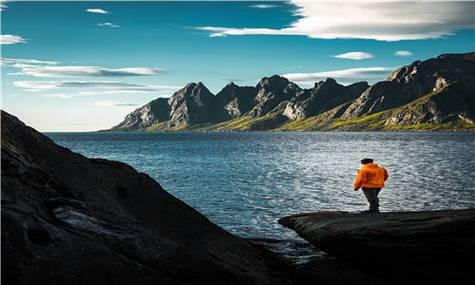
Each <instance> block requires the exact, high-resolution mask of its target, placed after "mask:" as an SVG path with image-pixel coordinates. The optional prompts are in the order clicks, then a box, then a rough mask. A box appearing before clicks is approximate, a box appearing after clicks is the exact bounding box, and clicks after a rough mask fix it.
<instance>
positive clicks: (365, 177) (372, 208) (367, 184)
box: [354, 158, 389, 212]
mask: <svg viewBox="0 0 475 285" xmlns="http://www.w3.org/2000/svg"><path fill="white" fill-rule="evenodd" d="M361 164H362V166H361V168H360V169H359V170H358V174H357V175H356V179H355V183H354V189H355V191H358V189H360V188H361V189H362V190H363V193H364V195H365V196H366V199H368V202H369V212H379V198H378V194H379V191H381V188H383V187H384V182H385V181H386V180H387V179H388V177H389V174H388V172H387V171H386V169H384V167H382V166H379V165H377V164H376V163H374V162H373V160H372V159H371V158H365V159H363V160H361Z"/></svg>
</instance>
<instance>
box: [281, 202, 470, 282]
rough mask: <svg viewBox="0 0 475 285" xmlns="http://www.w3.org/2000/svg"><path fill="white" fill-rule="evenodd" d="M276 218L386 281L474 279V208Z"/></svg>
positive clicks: (303, 215)
mask: <svg viewBox="0 0 475 285" xmlns="http://www.w3.org/2000/svg"><path fill="white" fill-rule="evenodd" d="M279 223H280V224H282V225H283V226H285V227H287V228H290V229H292V230H294V231H295V232H297V234H298V235H300V236H301V237H302V238H304V239H305V240H307V241H308V242H310V243H312V244H313V245H314V246H316V247H317V248H319V249H321V250H323V251H325V252H327V253H328V254H329V256H331V257H334V258H338V259H340V260H342V261H344V262H348V263H349V264H351V265H352V266H354V268H356V269H358V270H361V271H362V272H365V273H367V274H370V275H373V276H375V277H377V278H381V279H382V280H384V281H385V282H386V283H388V284H396V283H397V284H401V282H405V283H404V284H442V283H447V282H450V283H453V284H457V283H454V282H460V284H462V283H463V284H475V283H474V282H475V277H474V274H473V273H474V269H475V265H474V264H475V263H474V262H473V258H474V257H473V255H474V253H475V209H467V210H443V211H424V212H390V213H380V214H367V213H349V212H330V211H326V212H314V213H304V214H297V215H292V216H287V217H284V218H282V219H280V220H279ZM462 281H463V282H462ZM429 282H430V283H429Z"/></svg>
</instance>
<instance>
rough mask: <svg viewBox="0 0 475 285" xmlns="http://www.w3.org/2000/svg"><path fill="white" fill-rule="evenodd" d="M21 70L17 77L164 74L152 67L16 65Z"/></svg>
mask: <svg viewBox="0 0 475 285" xmlns="http://www.w3.org/2000/svg"><path fill="white" fill-rule="evenodd" d="M14 67H17V68H19V69H20V72H18V73H15V74H16V75H30V76H35V77H123V76H149V75H156V74H159V73H160V72H162V70H161V69H159V68H150V67H125V68H104V67H99V66H58V65H55V66H51V65H29V64H22V65H19V64H16V65H14Z"/></svg>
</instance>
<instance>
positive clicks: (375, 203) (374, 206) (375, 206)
mask: <svg viewBox="0 0 475 285" xmlns="http://www.w3.org/2000/svg"><path fill="white" fill-rule="evenodd" d="M379 191H381V188H363V193H364V195H365V196H366V199H367V200H368V202H369V210H370V211H379V198H378V194H379Z"/></svg>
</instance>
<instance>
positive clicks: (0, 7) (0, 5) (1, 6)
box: [0, 0, 8, 12]
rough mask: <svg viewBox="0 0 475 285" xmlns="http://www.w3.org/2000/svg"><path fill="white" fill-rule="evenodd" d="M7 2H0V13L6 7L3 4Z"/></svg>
mask: <svg viewBox="0 0 475 285" xmlns="http://www.w3.org/2000/svg"><path fill="white" fill-rule="evenodd" d="M6 2H7V1H5V0H0V12H2V11H4V10H5V9H6V8H7V7H8V6H7V5H6V4H5V3H6Z"/></svg>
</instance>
